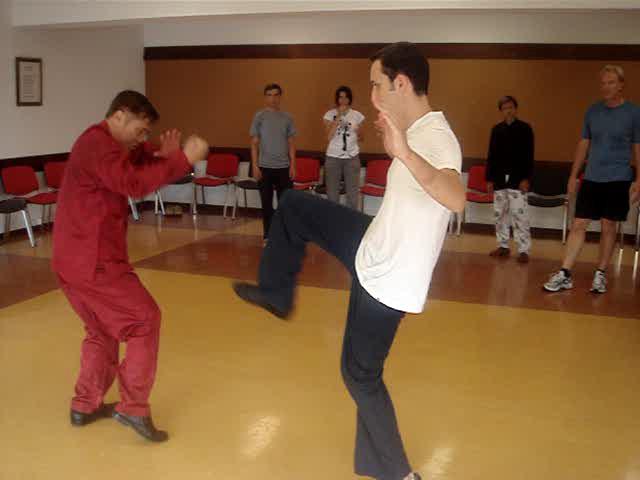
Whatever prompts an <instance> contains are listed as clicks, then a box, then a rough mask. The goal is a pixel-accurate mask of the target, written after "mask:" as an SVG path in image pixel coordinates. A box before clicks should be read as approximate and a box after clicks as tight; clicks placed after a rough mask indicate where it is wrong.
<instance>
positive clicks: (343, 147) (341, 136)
mask: <svg viewBox="0 0 640 480" xmlns="http://www.w3.org/2000/svg"><path fill="white" fill-rule="evenodd" d="M337 117H338V109H337V108H332V109H331V110H329V111H328V112H327V113H325V114H324V117H323V118H324V119H325V120H328V121H330V122H332V121H334V120H335V119H336V118H337ZM363 120H364V115H362V114H361V113H360V112H358V111H357V110H353V109H352V108H350V109H349V111H348V112H347V114H346V115H344V116H343V117H341V118H340V125H339V126H338V128H336V132H335V133H334V134H333V138H332V139H331V140H330V141H329V146H328V147H327V156H328V157H337V158H349V157H355V156H356V155H358V153H360V147H359V146H358V127H360V124H361V123H362V121H363Z"/></svg>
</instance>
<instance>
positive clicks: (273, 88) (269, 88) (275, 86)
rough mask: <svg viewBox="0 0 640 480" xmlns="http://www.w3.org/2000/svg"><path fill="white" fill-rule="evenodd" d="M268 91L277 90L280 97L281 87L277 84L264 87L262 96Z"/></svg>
mask: <svg viewBox="0 0 640 480" xmlns="http://www.w3.org/2000/svg"><path fill="white" fill-rule="evenodd" d="M269 90H278V93H279V94H280V95H282V87H281V86H280V85H278V84H277V83H270V84H269V85H267V86H266V87H264V95H266V94H267V92H268V91H269Z"/></svg>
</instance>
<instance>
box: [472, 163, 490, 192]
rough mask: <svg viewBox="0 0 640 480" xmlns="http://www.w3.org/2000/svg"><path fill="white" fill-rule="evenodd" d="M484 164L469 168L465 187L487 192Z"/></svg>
mask: <svg viewBox="0 0 640 480" xmlns="http://www.w3.org/2000/svg"><path fill="white" fill-rule="evenodd" d="M486 173H487V167H486V165H474V166H473V167H471V168H470V169H469V178H468V180H467V188H468V189H470V190H476V191H478V192H482V193H488V190H487V180H486Z"/></svg>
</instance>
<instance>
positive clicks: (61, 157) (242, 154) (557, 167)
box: [0, 147, 571, 173]
mask: <svg viewBox="0 0 640 480" xmlns="http://www.w3.org/2000/svg"><path fill="white" fill-rule="evenodd" d="M210 150H211V152H212V153H234V154H236V155H238V157H239V158H240V161H241V162H250V161H251V150H250V149H249V148H248V147H211V149H210ZM68 156H69V153H68V152H67V153H64V152H63V153H51V154H47V155H34V156H28V157H16V158H4V159H0V169H2V168H5V167H13V166H16V165H29V166H31V167H33V169H34V170H36V171H41V170H43V169H44V164H45V163H47V162H62V161H65V160H67V157H68ZM298 156H300V157H312V158H317V159H318V160H320V162H321V163H324V157H325V153H324V152H321V151H319V150H298ZM381 158H382V159H388V158H389V157H388V156H387V155H386V154H384V153H366V152H363V153H360V160H361V162H362V165H363V166H365V165H366V164H367V162H369V161H371V160H378V159H381ZM485 162H486V159H484V158H478V157H464V158H463V159H462V170H463V171H464V172H466V171H468V170H469V169H470V168H471V167H472V166H473V165H482V164H484V163H485ZM536 168H541V169H544V170H548V171H549V172H558V173H564V172H568V171H570V170H571V163H570V162H552V161H547V160H536Z"/></svg>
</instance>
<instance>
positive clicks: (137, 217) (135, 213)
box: [129, 197, 140, 222]
mask: <svg viewBox="0 0 640 480" xmlns="http://www.w3.org/2000/svg"><path fill="white" fill-rule="evenodd" d="M129 207H131V215H133V219H134V220H135V221H136V222H137V221H138V220H140V215H138V207H137V206H136V203H135V202H134V201H133V198H131V197H129Z"/></svg>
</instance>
